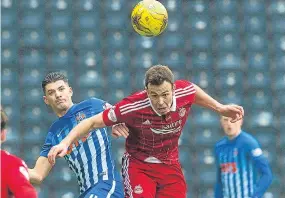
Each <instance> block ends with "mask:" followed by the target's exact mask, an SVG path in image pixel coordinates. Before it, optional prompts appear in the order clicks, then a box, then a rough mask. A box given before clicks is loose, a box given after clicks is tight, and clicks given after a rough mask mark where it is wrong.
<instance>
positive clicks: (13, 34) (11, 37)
mask: <svg viewBox="0 0 285 198" xmlns="http://www.w3.org/2000/svg"><path fill="white" fill-rule="evenodd" d="M18 36H19V32H18V29H17V28H2V31H1V46H2V48H7V47H9V46H16V45H17V44H18Z"/></svg>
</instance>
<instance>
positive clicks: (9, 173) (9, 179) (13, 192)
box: [0, 108, 37, 198]
mask: <svg viewBox="0 0 285 198" xmlns="http://www.w3.org/2000/svg"><path fill="white" fill-rule="evenodd" d="M7 121H8V118H7V116H6V114H5V112H4V111H3V110H2V108H1V141H0V142H1V143H2V142H4V141H5V140H6V133H7V130H6V124H7ZM12 197H15V198H18V197H19V198H35V197H37V192H36V190H35V189H34V187H33V186H32V185H31V184H30V182H29V174H28V168H27V165H26V164H25V162H24V161H23V160H21V159H20V158H18V157H16V156H14V155H11V154H10V153H8V152H7V151H4V150H1V198H12Z"/></svg>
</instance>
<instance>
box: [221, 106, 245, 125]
mask: <svg viewBox="0 0 285 198" xmlns="http://www.w3.org/2000/svg"><path fill="white" fill-rule="evenodd" d="M220 114H221V115H222V116H225V117H229V118H231V122H232V123H234V122H237V121H239V120H240V119H242V118H243V116H244V110H243V107H242V106H239V105H235V104H229V105H222V107H221V109H220Z"/></svg>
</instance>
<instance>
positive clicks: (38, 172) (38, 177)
mask: <svg viewBox="0 0 285 198" xmlns="http://www.w3.org/2000/svg"><path fill="white" fill-rule="evenodd" d="M51 169H52V165H51V164H50V163H49V162H48V158H46V157H42V156H40V157H39V158H38V160H37V162H36V165H35V167H34V168H32V169H28V172H29V176H30V182H31V183H32V184H37V185H39V184H41V183H42V181H43V180H44V179H45V178H46V177H47V176H48V174H49V172H50V170H51Z"/></svg>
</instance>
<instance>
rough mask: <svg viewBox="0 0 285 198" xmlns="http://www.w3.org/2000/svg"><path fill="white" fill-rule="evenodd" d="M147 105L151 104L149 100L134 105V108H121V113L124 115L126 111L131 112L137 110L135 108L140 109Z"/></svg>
mask: <svg viewBox="0 0 285 198" xmlns="http://www.w3.org/2000/svg"><path fill="white" fill-rule="evenodd" d="M146 104H150V101H149V99H148V100H147V101H144V102H142V103H139V104H136V105H132V106H128V107H124V108H121V107H120V109H121V112H122V114H123V113H124V112H125V111H128V110H131V109H135V108H138V107H140V106H143V105H146Z"/></svg>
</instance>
